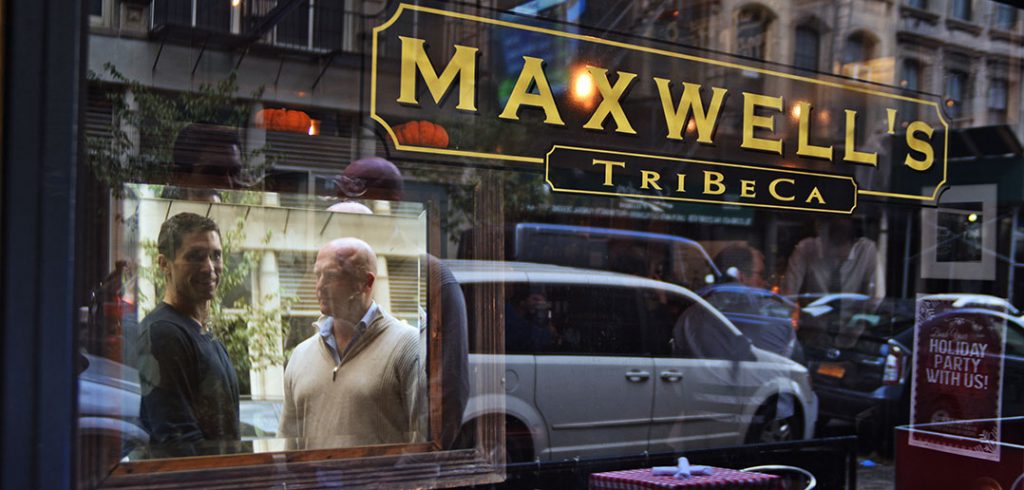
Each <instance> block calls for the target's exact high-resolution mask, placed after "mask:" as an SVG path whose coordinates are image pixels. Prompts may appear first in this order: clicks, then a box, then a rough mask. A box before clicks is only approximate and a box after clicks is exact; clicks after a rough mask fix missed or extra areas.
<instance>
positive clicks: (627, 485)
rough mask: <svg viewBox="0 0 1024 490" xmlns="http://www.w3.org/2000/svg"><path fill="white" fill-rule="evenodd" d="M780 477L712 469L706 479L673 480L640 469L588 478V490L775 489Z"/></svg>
mask: <svg viewBox="0 0 1024 490" xmlns="http://www.w3.org/2000/svg"><path fill="white" fill-rule="evenodd" d="M781 484H782V478H781V477H779V476H778V475H766V474H764V473H752V472H747V471H737V470H730V469H728V468H712V473H711V474H710V475H707V476H691V477H689V478H683V479H677V478H674V477H671V476H652V475H651V469H650V468H644V469H640V470H626V471H609V472H607V473H594V474H592V475H590V490H646V489H650V488H715V489H732V488H743V489H750V488H760V489H766V490H776V489H777V488H780V487H781Z"/></svg>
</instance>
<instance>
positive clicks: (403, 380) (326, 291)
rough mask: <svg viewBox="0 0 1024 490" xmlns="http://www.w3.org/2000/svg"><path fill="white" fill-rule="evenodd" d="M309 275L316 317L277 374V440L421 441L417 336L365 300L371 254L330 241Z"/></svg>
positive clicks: (333, 443)
mask: <svg viewBox="0 0 1024 490" xmlns="http://www.w3.org/2000/svg"><path fill="white" fill-rule="evenodd" d="M313 273H314V274H315V275H316V296H317V299H318V300H319V302H320V312H321V313H322V314H323V315H322V316H321V317H320V319H319V320H317V321H316V322H315V323H314V325H315V326H316V328H317V331H316V332H315V333H314V334H313V336H312V337H310V338H308V339H306V340H305V341H303V342H302V343H301V344H299V345H298V346H297V347H296V348H295V350H294V351H293V352H292V356H291V359H290V360H289V361H288V367H287V369H285V374H284V377H285V379H284V412H283V414H282V415H281V427H280V437H285V438H288V440H289V443H288V447H289V448H290V449H324V448H338V447H351V446H367V445H374V444H395V443H408V442H418V441H422V440H423V439H424V437H423V435H422V433H421V430H420V425H421V419H422V417H423V413H421V412H422V407H423V404H422V400H421V399H420V398H421V397H420V395H419V393H420V390H418V389H417V387H418V382H419V379H418V376H419V372H420V360H419V332H418V331H417V330H416V328H414V327H412V326H409V325H406V324H404V323H402V322H400V321H398V320H397V319H395V318H394V317H392V316H391V315H389V314H387V313H386V312H384V311H383V310H382V309H381V308H380V307H379V306H378V305H377V303H376V302H374V301H373V285H374V280H375V279H376V277H377V255H376V254H375V253H374V252H373V249H371V248H370V246H369V245H368V244H367V243H366V242H364V241H362V240H359V239H356V238H341V239H337V240H334V241H332V242H330V243H329V244H327V245H326V246H324V247H323V248H321V249H320V252H319V253H318V254H317V257H316V265H315V266H314V268H313Z"/></svg>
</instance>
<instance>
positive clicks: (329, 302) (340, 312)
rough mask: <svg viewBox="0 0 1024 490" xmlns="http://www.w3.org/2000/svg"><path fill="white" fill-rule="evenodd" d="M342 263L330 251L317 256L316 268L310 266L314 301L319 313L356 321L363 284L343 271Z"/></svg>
mask: <svg viewBox="0 0 1024 490" xmlns="http://www.w3.org/2000/svg"><path fill="white" fill-rule="evenodd" d="M342 260H343V259H341V258H339V257H338V256H337V255H336V254H335V253H334V251H333V250H322V251H320V253H318V254H317V256H316V265H314V266H313V275H314V276H316V298H317V300H318V301H319V302H320V313H323V314H324V315H327V316H331V317H334V318H342V319H346V320H352V321H358V320H359V318H358V316H359V315H362V311H361V306H362V299H363V298H362V296H363V295H362V293H363V289H364V284H363V282H364V281H361V280H359V279H358V278H356V277H353V276H352V274H350V273H349V272H347V271H345V270H344V268H343V267H342V262H341V261H342ZM354 317H355V318H354Z"/></svg>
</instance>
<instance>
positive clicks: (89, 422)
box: [78, 354, 282, 461]
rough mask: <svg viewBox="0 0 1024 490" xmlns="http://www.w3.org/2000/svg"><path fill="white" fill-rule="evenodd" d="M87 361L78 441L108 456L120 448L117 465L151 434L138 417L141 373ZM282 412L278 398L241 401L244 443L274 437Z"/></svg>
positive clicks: (103, 360) (113, 363)
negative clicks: (97, 448) (98, 449)
mask: <svg viewBox="0 0 1024 490" xmlns="http://www.w3.org/2000/svg"><path fill="white" fill-rule="evenodd" d="M83 357H84V359H85V360H86V361H87V367H86V369H85V370H84V371H83V372H82V373H81V374H79V377H78V415H79V419H78V426H79V437H80V439H82V441H83V443H86V442H87V443H88V444H92V445H94V446H99V445H102V447H103V449H104V450H105V451H114V449H116V450H117V451H116V452H117V453H118V454H117V457H115V458H113V461H116V460H118V459H120V458H121V457H123V456H125V455H128V454H129V453H131V452H132V450H134V449H143V448H145V446H147V445H148V444H149V434H147V433H146V431H145V429H144V428H143V427H142V421H141V419H140V418H139V407H140V402H141V400H142V397H141V395H140V393H141V388H140V385H139V372H138V370H137V369H135V368H133V367H130V366H126V365H124V364H121V363H119V362H116V361H112V360H110V359H106V358H103V357H99V356H95V355H92V354H83ZM281 408H282V401H281V400H280V399H266V400H254V399H252V398H251V397H248V396H245V397H243V398H242V400H241V401H240V403H239V426H240V433H241V437H242V440H243V441H254V440H259V439H268V438H275V437H276V436H277V428H278V421H279V420H280V418H281ZM97 440H101V441H102V443H97V442H96V441H97ZM142 454H144V452H143V453H142ZM110 457H113V456H110Z"/></svg>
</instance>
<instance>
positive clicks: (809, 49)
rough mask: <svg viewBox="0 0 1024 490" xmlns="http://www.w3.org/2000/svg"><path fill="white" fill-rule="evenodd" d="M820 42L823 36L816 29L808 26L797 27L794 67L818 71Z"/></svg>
mask: <svg viewBox="0 0 1024 490" xmlns="http://www.w3.org/2000/svg"><path fill="white" fill-rule="evenodd" d="M820 42H821V36H820V35H819V34H818V31H816V30H815V29H813V28H811V27H808V26H800V27H797V28H796V46H795V50H794V53H793V65H794V66H796V67H797V68H803V69H805V70H815V71H817V70H818V51H819V49H820Z"/></svg>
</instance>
